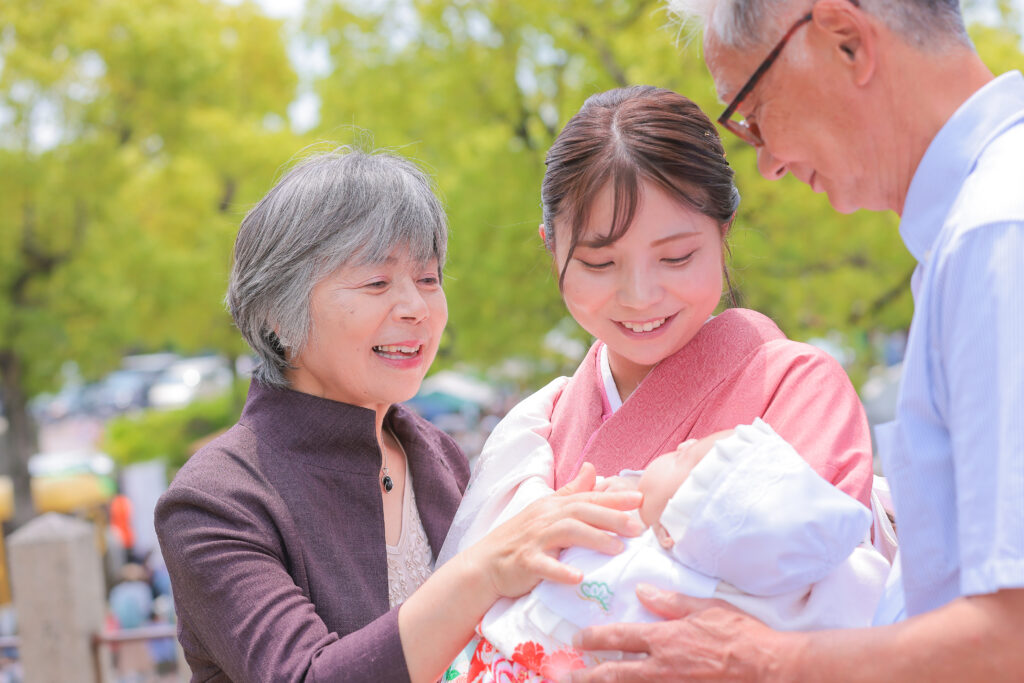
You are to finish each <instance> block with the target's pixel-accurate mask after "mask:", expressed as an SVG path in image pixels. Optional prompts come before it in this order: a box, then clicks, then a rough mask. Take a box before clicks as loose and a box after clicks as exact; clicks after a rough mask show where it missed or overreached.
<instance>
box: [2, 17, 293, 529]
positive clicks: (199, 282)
mask: <svg viewBox="0 0 1024 683" xmlns="http://www.w3.org/2000/svg"><path fill="white" fill-rule="evenodd" d="M296 83H297V77H296V75H295V73H294V71H293V69H292V67H291V64H290V63H289V61H288V58H287V54H286V51H285V45H284V42H283V39H282V37H281V25H280V22H279V21H275V20H271V19H268V18H267V17H265V16H263V15H262V14H261V13H260V11H259V10H258V9H257V8H256V7H255V6H254V5H252V4H249V3H244V4H241V5H238V6H228V5H221V4H217V3H210V2H202V1H200V0H102V1H99V2H94V1H93V0H88V1H87V0H46V1H45V2H43V1H42V0H8V1H5V2H4V3H2V4H0V120H3V124H4V125H3V126H0V240H2V243H3V244H4V245H5V247H4V249H3V250H2V251H0V377H2V380H3V401H4V405H5V411H6V413H7V416H8V419H9V421H10V429H9V430H8V433H7V436H8V439H7V441H8V453H7V457H6V458H5V463H4V464H5V469H6V470H7V472H8V473H11V474H13V475H14V476H15V480H16V488H17V490H18V491H19V492H20V493H21V494H22V495H21V496H20V498H19V514H20V516H23V515H24V514H25V513H27V512H28V505H27V496H26V495H25V491H26V487H25V470H24V463H25V460H26V458H27V457H28V455H30V454H31V453H32V452H33V450H34V448H35V443H34V432H33V429H32V426H31V424H30V421H29V419H28V415H27V412H26V410H25V399H26V397H27V396H28V395H29V394H30V393H31V392H33V391H35V390H38V389H40V388H44V387H46V385H47V383H48V382H52V381H53V378H54V376H55V375H56V372H55V370H56V368H57V367H59V365H60V364H61V363H62V362H63V361H65V360H67V359H75V360H77V361H78V363H79V364H80V366H82V368H83V370H84V372H85V373H86V375H87V376H88V375H93V376H95V375H96V374H97V373H99V372H101V371H103V370H106V369H109V368H110V367H111V365H113V364H114V363H115V362H116V360H117V358H119V357H120V355H122V354H123V353H124V351H125V350H127V349H129V348H163V347H168V346H173V347H175V348H178V349H180V350H184V351H191V350H197V349H200V348H215V349H221V350H225V351H228V352H236V351H237V350H238V349H240V348H241V344H240V341H239V340H238V338H237V334H234V333H233V332H232V330H231V329H230V320H229V318H228V317H227V316H226V315H225V314H224V311H223V305H222V303H221V301H222V298H223V291H224V285H225V283H226V274H227V268H228V265H229V258H230V256H229V254H230V245H231V243H232V239H233V237H234V233H235V231H236V230H237V225H238V222H239V219H240V217H241V215H242V213H244V210H245V208H246V207H247V206H248V204H249V203H251V202H252V201H254V200H255V199H256V198H258V197H259V196H260V195H261V194H262V193H263V192H264V191H265V188H266V184H267V178H269V177H271V176H272V175H273V173H274V170H275V169H276V168H277V167H278V166H279V165H280V163H281V161H282V160H283V159H286V158H287V157H288V156H289V155H290V154H291V153H292V152H293V151H294V149H295V148H296V146H297V144H298V143H297V140H296V138H295V137H294V136H293V135H291V133H289V132H288V131H287V130H286V128H285V125H284V122H285V116H286V111H285V108H286V107H287V104H288V102H290V101H291V99H292V97H293V95H294V90H295V86H296Z"/></svg>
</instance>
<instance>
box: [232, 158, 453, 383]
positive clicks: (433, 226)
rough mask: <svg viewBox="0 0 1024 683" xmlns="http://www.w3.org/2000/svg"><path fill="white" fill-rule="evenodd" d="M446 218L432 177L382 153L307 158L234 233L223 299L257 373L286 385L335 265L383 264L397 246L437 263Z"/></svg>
mask: <svg viewBox="0 0 1024 683" xmlns="http://www.w3.org/2000/svg"><path fill="white" fill-rule="evenodd" d="M447 245H448V225H447V220H446V218H445V212H444V208H443V207H442V206H441V202H440V200H438V198H437V194H436V193H435V191H434V187H433V183H432V181H431V180H430V178H429V177H428V176H427V174H426V173H424V172H423V171H422V170H420V169H419V168H418V167H417V166H416V165H415V164H414V163H412V162H411V161H409V160H408V159H404V158H402V157H400V156H397V155H395V154H391V153H387V152H364V151H360V150H358V149H354V148H351V147H339V148H337V149H335V150H334V151H331V152H327V153H320V154H316V155H314V156H311V157H309V158H307V159H305V160H304V161H302V162H301V163H300V164H298V165H297V166H295V167H294V168H292V169H291V170H290V171H289V172H288V173H287V174H286V175H285V176H284V177H283V178H281V180H280V181H279V182H278V183H277V184H276V185H275V186H274V187H273V189H271V190H270V192H268V193H267V194H266V196H265V197H263V199H261V200H260V202H259V203H258V204H257V205H256V206H255V207H253V209H252V210H251V211H249V213H248V214H247V215H246V217H245V219H244V220H243V221H242V225H241V228H240V229H239V231H238V237H237V239H236V240H235V251H234V264H233V266H232V268H231V278H230V281H229V283H228V292H227V297H226V300H227V304H228V308H229V310H230V311H231V316H232V318H234V320H235V325H237V326H238V329H239V330H240V331H241V333H242V336H243V337H245V340H246V341H247V342H248V343H249V346H251V347H252V350H253V351H255V352H256V355H257V356H258V363H257V366H256V369H255V371H254V373H253V375H254V377H255V378H256V379H257V380H259V381H261V382H263V383H265V384H268V385H271V386H276V387H287V386H288V380H287V378H286V376H285V372H286V370H287V369H288V368H289V363H288V360H287V357H286V352H288V353H291V354H296V353H298V352H300V351H301V350H302V349H303V347H304V346H305V344H306V341H307V339H308V336H309V332H310V325H311V321H310V295H311V293H312V291H313V287H314V286H315V285H316V284H317V283H318V282H320V281H321V280H322V279H323V278H324V277H326V276H327V275H329V274H330V273H332V272H333V271H334V270H335V269H337V268H338V267H339V266H341V265H367V264H375V263H381V262H383V261H384V260H385V259H387V258H388V256H389V255H391V253H392V252H393V251H394V250H395V249H399V248H404V249H407V250H408V254H409V256H410V257H411V258H412V259H414V260H415V261H421V262H424V263H426V262H429V261H432V260H433V259H437V262H438V268H439V270H440V268H441V267H443V266H444V259H445V252H446V249H447Z"/></svg>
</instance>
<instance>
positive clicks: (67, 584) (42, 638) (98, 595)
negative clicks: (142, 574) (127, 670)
mask: <svg viewBox="0 0 1024 683" xmlns="http://www.w3.org/2000/svg"><path fill="white" fill-rule="evenodd" d="M9 551H10V562H11V579H12V584H13V585H12V588H13V592H14V607H15V609H16V610H17V613H18V634H19V636H20V640H21V646H20V656H21V662H22V666H23V667H24V670H25V680H27V681H33V682H34V683H78V682H81V683H101V681H103V680H110V676H109V668H108V666H107V664H106V660H107V658H106V657H101V658H99V661H98V660H97V658H96V656H95V655H94V649H93V644H92V642H93V640H92V639H93V636H94V635H96V634H98V633H100V632H101V630H102V629H103V620H104V612H105V605H106V600H105V599H104V587H103V569H102V567H101V562H100V557H99V554H98V552H97V550H96V532H95V531H94V530H93V525H92V524H89V523H88V522H83V521H82V520H80V519H76V518H74V517H68V516H65V515H60V514H57V513H55V512H51V513H48V514H45V515H43V516H41V517H37V518H36V519H34V520H32V521H31V522H29V523H28V524H25V525H24V526H22V527H21V528H20V529H18V530H17V531H16V532H15V533H14V534H12V535H11V538H10V543H9Z"/></svg>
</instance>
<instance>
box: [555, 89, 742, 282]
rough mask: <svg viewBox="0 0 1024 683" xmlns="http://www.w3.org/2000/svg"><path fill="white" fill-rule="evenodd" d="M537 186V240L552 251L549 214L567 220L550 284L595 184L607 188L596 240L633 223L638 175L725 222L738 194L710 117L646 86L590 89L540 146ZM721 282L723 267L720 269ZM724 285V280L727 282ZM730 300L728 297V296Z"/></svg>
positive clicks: (576, 235) (573, 241) (575, 239)
mask: <svg viewBox="0 0 1024 683" xmlns="http://www.w3.org/2000/svg"><path fill="white" fill-rule="evenodd" d="M545 163H546V164H547V170H546V171H545V173H544V183H543V184H542V185H541V202H542V204H543V211H544V225H545V232H544V239H545V242H546V244H547V247H548V249H549V250H551V253H552V254H554V252H555V221H556V220H558V221H566V220H567V221H568V225H569V227H570V242H569V252H568V256H567V257H566V260H565V263H563V264H561V266H560V272H559V276H558V287H559V289H561V288H562V285H563V283H564V280H565V270H566V268H567V267H568V264H569V260H570V259H571V258H572V254H573V252H574V251H575V250H576V246H577V244H579V241H580V238H581V237H582V236H583V232H584V230H585V229H586V224H587V219H588V216H589V213H590V207H591V205H592V204H593V202H594V199H595V197H596V196H597V194H598V193H599V192H601V190H603V189H604V188H605V187H606V186H608V185H609V184H611V187H613V188H614V203H613V205H612V206H613V209H612V216H613V218H612V224H611V226H610V227H609V229H608V232H607V233H606V234H604V235H598V236H597V239H596V240H595V242H596V244H597V246H606V245H608V244H611V243H613V242H615V241H616V240H618V239H619V238H620V237H622V236H623V235H624V234H625V233H626V230H627V229H628V228H629V224H630V223H632V222H633V217H634V215H635V214H636V210H637V205H638V204H639V201H640V184H641V181H644V180H647V181H650V182H653V183H656V184H657V185H659V186H660V187H661V188H662V189H663V190H665V192H667V193H668V194H669V196H671V197H673V198H674V199H676V200H677V201H679V202H680V203H681V204H683V205H685V206H688V207H690V208H692V209H693V210H694V211H697V212H699V213H701V214H703V215H705V216H708V217H710V218H712V219H714V220H715V221H716V222H717V223H718V225H719V226H720V229H721V231H722V235H723V239H724V234H725V231H726V229H727V228H728V226H729V223H730V221H731V220H732V217H733V215H734V214H735V212H736V208H737V207H738V206H739V202H740V195H739V192H738V191H737V190H736V185H735V184H734V183H733V172H732V168H731V167H730V166H729V164H728V162H726V160H725V150H724V149H723V148H722V142H721V140H720V139H719V137H718V132H717V131H716V130H715V127H714V124H712V123H711V120H710V119H709V118H708V117H707V115H705V114H704V112H702V111H701V110H700V108H699V107H698V106H697V105H696V104H694V103H693V102H691V101H690V100H689V99H687V98H686V97H683V96H682V95H679V94H678V93H674V92H672V91H671V90H664V89H662V88H655V87H653V86H649V85H637V86H632V87H629V88H617V89H615V90H609V91H607V92H603V93H598V94H597V95H591V96H590V97H589V98H587V101H586V102H584V103H583V107H581V108H580V110H579V112H577V114H576V115H575V116H573V117H572V119H570V120H569V123H567V124H566V125H565V128H563V129H562V132H561V133H559V134H558V137H557V138H556V139H555V143H554V144H553V145H552V146H551V149H550V150H548V155H547V159H546V160H545ZM725 276H726V281H727V282H728V278H729V274H728V272H726V274H725ZM729 291H730V293H731V292H732V285H731V283H730V285H729ZM734 301H735V299H734Z"/></svg>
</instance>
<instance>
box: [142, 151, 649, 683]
mask: <svg viewBox="0 0 1024 683" xmlns="http://www.w3.org/2000/svg"><path fill="white" fill-rule="evenodd" d="M446 243H447V232H446V223H445V216H444V212H443V210H442V208H441V206H440V204H439V202H438V200H437V198H436V197H435V195H434V193H433V192H432V190H431V187H430V183H429V182H428V180H427V178H426V177H425V176H424V175H423V173H421V172H420V171H419V170H418V169H417V168H416V167H415V166H414V165H413V164H411V163H410V162H408V161H406V160H404V159H401V158H399V157H396V156H393V155H389V154H367V153H363V152H360V151H354V150H339V151H336V152H333V153H328V154H322V155H319V156H316V157H313V158H311V159H309V160H307V161H305V162H304V163H302V164H300V165H299V166H297V167H296V168H295V169H293V170H292V171H291V172H289V173H288V174H287V175H286V176H285V177H284V178H283V179H282V180H281V181H280V182H279V183H278V184H277V185H276V186H275V187H274V188H273V189H272V190H271V191H270V192H269V193H268V194H267V196H266V197H264V198H263V200H262V201H260V202H259V204H258V205H257V206H256V207H255V208H254V209H253V210H252V211H251V212H250V213H249V214H248V215H247V216H246V218H245V220H244V221H243V222H242V226H241V229H240V230H239V233H238V239H237V241H236V243H235V262H234V267H233V270H232V273H231V280H230V284H229V289H228V296H227V300H228V303H229V306H230V309H231V314H232V316H233V317H234V319H235V322H236V324H237V325H238V328H239V329H240V330H241V332H242V334H243V336H244V337H245V339H246V341H247V342H248V343H249V344H250V346H251V347H252V348H253V350H254V351H255V352H256V353H257V355H258V356H259V365H258V367H257V369H256V371H255V373H254V377H253V381H252V385H251V388H250V390H249V396H248V399H247V400H246V404H245V408H244V410H243V412H242V416H241V418H240V419H239V421H238V424H236V425H235V426H234V427H233V428H231V429H230V430H229V431H228V432H227V433H225V434H224V435H222V436H221V437H219V438H218V439H216V440H214V441H212V442H211V443H210V444H209V445H207V446H206V447H204V448H203V449H202V450H201V451H199V452H198V453H197V454H196V455H195V456H193V457H192V459H190V460H189V462H188V463H186V465H185V466H184V467H183V468H182V469H181V471H180V472H179V473H178V476H177V477H176V478H175V480H174V482H173V483H172V485H171V487H170V488H169V489H168V491H167V492H166V493H165V494H164V496H163V497H162V498H161V500H160V503H159V505H158V507H157V513H156V525H157V533H158V535H159V538H160V544H161V547H162V549H163V554H164V557H165V559H166V561H167V568H168V570H169V572H170V575H171V580H172V583H173V587H174V600H175V604H176V607H177V612H178V630H179V638H180V640H181V644H182V646H183V647H184V650H185V655H186V658H187V660H188V663H189V666H191V668H192V671H193V680H202V681H227V680H231V681H275V682H276V681H302V680H310V681H314V680H316V681H321V680H327V681H341V680H358V681H407V680H410V679H411V680H414V681H428V680H433V679H435V678H436V677H437V676H439V675H441V674H443V673H444V671H445V667H446V665H447V664H448V662H450V661H451V660H452V659H453V658H454V656H455V655H456V653H457V652H458V651H459V649H460V648H462V647H463V646H464V645H465V644H466V642H467V641H468V640H469V638H470V637H471V636H472V631H473V627H474V626H475V625H476V623H477V622H478V621H479V619H480V617H481V616H482V615H483V614H484V612H486V611H487V609H488V608H489V607H490V605H491V604H492V603H494V601H495V600H497V599H498V598H499V597H502V596H507V597H514V596H517V595H521V594H523V593H525V592H526V591H528V590H529V589H530V588H531V587H532V586H533V585H535V584H536V583H537V582H538V581H539V580H540V579H542V578H552V579H554V580H559V581H564V582H573V581H577V582H578V581H579V580H580V576H579V575H578V573H577V572H576V571H575V570H573V569H571V568H569V567H567V566H565V565H562V564H560V563H558V562H557V561H556V560H555V559H554V558H553V556H554V555H556V554H557V551H558V549H560V548H563V547H567V546H569V545H584V546H587V547H592V548H595V549H598V550H602V551H605V552H609V553H613V552H617V551H618V550H619V549H621V543H620V541H619V540H617V539H615V538H614V537H613V536H611V535H609V534H608V533H606V532H607V531H612V532H616V533H622V534H626V535H636V534H637V533H639V531H640V529H639V527H638V525H637V524H636V522H633V521H631V519H630V515H629V514H628V513H627V512H626V511H627V510H631V509H633V508H635V507H636V506H637V505H638V503H639V500H638V494H635V493H622V492H619V493H597V492H593V491H592V490H591V489H592V487H593V471H592V470H588V471H587V472H586V473H585V474H584V476H582V477H580V478H578V479H576V480H574V481H573V482H572V483H571V484H570V485H568V486H566V487H565V488H563V489H562V490H561V491H560V494H562V495H559V496H554V497H551V498H550V499H548V500H545V501H541V502H540V503H539V504H536V505H534V506H532V507H530V508H528V509H526V510H524V511H523V512H522V513H520V514H519V515H518V516H516V517H513V518H512V519H511V520H510V521H508V522H507V523H506V524H504V525H503V526H501V527H499V528H498V529H496V530H495V531H494V532H493V533H492V534H490V535H489V536H487V537H485V538H484V539H483V540H482V541H481V542H480V543H478V544H476V545H474V546H472V547H471V548H469V549H467V550H466V551H465V552H463V553H462V554H460V555H458V556H456V557H455V559H454V560H453V561H451V562H448V563H446V564H445V565H444V566H443V567H440V568H438V570H437V571H436V572H434V571H433V568H434V567H433V564H434V560H435V558H436V555H437V551H438V550H439V549H440V547H441V543H442V541H443V540H444V538H445V534H446V533H447V531H448V527H449V525H450V523H451V519H452V516H453V515H454V513H455V510H456V508H457V506H458V503H459V500H460V499H461V497H462V493H463V491H464V490H465V487H466V482H467V479H468V476H469V471H468V468H467V464H466V460H465V458H464V457H463V455H462V454H461V453H460V452H459V449H458V447H457V446H456V445H455V443H454V442H453V441H452V440H451V439H450V438H448V437H447V436H446V435H445V434H443V433H442V432H440V431H439V430H437V429H436V428H434V427H432V426H431V425H430V424H428V423H427V422H425V421H423V420H422V419H420V418H418V417H417V416H415V415H414V414H412V413H411V412H409V411H408V410H406V409H405V408H403V407H402V406H400V405H397V404H398V403H399V402H400V401H404V400H406V399H408V398H410V397H412V396H413V395H414V394H415V393H416V391H417V389H418V388H419V386H420V382H421V380H422V379H423V377H424V375H425V373H426V372H427V368H428V367H429V366H430V363H431V361H432V360H433V359H434V354H435V353H436V351H437V346H438V341H439V339H440V337H441V332H442V330H443V329H444V326H445V322H446V320H447V307H446V303H445V296H444V291H443V290H442V288H441V269H442V265H443V263H444V257H445V248H446Z"/></svg>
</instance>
